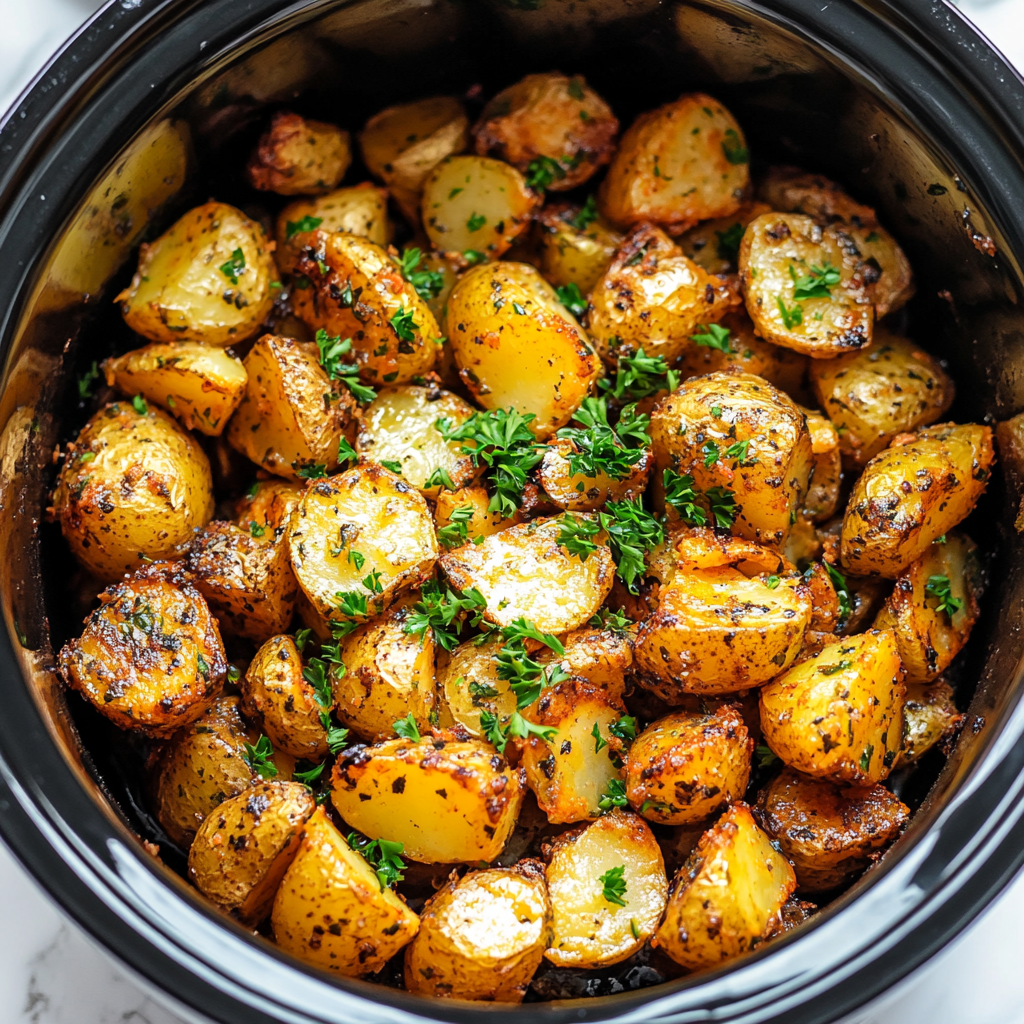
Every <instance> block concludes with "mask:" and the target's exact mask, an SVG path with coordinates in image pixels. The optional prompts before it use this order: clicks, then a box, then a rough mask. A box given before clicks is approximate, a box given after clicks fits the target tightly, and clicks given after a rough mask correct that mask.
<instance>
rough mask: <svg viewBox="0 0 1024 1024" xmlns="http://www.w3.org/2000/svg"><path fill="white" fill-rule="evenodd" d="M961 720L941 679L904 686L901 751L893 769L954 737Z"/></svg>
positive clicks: (950, 693) (950, 691)
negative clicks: (905, 692) (905, 695)
mask: <svg viewBox="0 0 1024 1024" xmlns="http://www.w3.org/2000/svg"><path fill="white" fill-rule="evenodd" d="M963 720H964V716H963V715H961V714H960V713H959V712H958V711H957V709H956V703H955V701H954V700H953V688H952V687H951V686H950V685H949V684H948V683H944V682H943V681H942V680H941V679H940V680H939V681H938V682H936V683H928V684H925V683H908V684H907V700H906V703H905V704H904V705H903V748H902V750H900V752H899V756H898V757H897V758H896V766H897V767H898V768H902V767H904V766H906V765H908V764H913V763H914V762H915V761H916V760H917V759H918V758H919V757H921V756H922V755H923V754H925V753H926V752H927V751H929V750H931V748H932V747H934V746H935V745H936V744H937V743H940V742H942V741H944V740H947V739H949V738H950V737H952V736H954V735H955V734H956V731H957V729H958V728H959V726H960V723H961V722H962V721H963Z"/></svg>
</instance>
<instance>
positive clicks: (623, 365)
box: [599, 349, 679, 402]
mask: <svg viewBox="0 0 1024 1024" xmlns="http://www.w3.org/2000/svg"><path fill="white" fill-rule="evenodd" d="M599 386H600V387H601V388H602V389H603V390H605V391H607V392H608V394H609V395H610V396H611V397H612V398H614V399H615V400H616V401H618V402H621V401H624V400H628V401H631V402H638V401H639V400H640V399H641V398H647V397H648V396H649V395H653V394H656V393H657V392H659V391H675V389H676V388H677V387H679V373H678V371H676V370H672V369H670V368H669V366H668V363H666V362H665V359H664V357H663V356H648V355H645V354H644V350H643V349H640V351H639V352H637V353H636V355H633V356H619V361H618V366H617V368H616V370H615V380H614V382H612V381H611V380H608V379H607V378H606V379H604V380H602V381H600V382H599Z"/></svg>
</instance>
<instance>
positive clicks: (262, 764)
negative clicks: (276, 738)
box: [242, 736, 277, 779]
mask: <svg viewBox="0 0 1024 1024" xmlns="http://www.w3.org/2000/svg"><path fill="white" fill-rule="evenodd" d="M242 759H243V760H244V761H245V763H246V764H247V765H248V766H249V769H250V771H254V772H255V773H256V774H257V775H259V776H260V778H262V779H272V778H274V777H275V776H276V775H277V765H276V764H274V745H273V743H271V742H270V737H269V736H260V738H259V739H258V740H257V741H256V743H255V745H253V744H251V743H246V744H245V753H244V754H243V755H242Z"/></svg>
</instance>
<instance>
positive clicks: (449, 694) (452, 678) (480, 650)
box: [428, 640, 517, 740]
mask: <svg viewBox="0 0 1024 1024" xmlns="http://www.w3.org/2000/svg"><path fill="white" fill-rule="evenodd" d="M428 642H429V641H428ZM501 646H502V645H501V641H500V640H488V641H485V642H484V643H481V644H476V643H474V642H473V641H472V640H469V641H467V642H466V643H464V644H459V646H458V647H456V648H455V649H454V650H453V651H452V652H451V654H449V655H448V656H447V658H444V659H439V660H440V661H441V663H440V664H439V665H438V671H437V690H438V701H439V716H440V725H441V726H442V727H443V728H451V727H452V726H456V727H461V728H463V729H465V730H466V732H467V733H468V735H469V737H470V739H475V740H479V739H483V738H484V731H483V728H482V727H481V725H480V715H481V714H482V713H483V712H485V711H486V712H487V713H488V714H492V715H495V716H497V719H498V723H499V724H500V725H501V727H502V728H504V727H505V726H506V725H508V721H509V719H510V718H511V717H512V713H513V712H514V711H515V710H516V701H517V698H516V694H515V693H514V692H513V691H512V690H511V689H510V688H509V680H507V679H502V678H500V676H499V675H498V663H497V661H496V660H495V658H496V656H497V654H498V652H499V651H500V650H501ZM474 689H475V690H476V691H477V692H476V693H474V692H473V690H474ZM481 690H485V691H486V690H494V691H495V694H494V696H486V695H484V694H483V693H481V692H480V691H481Z"/></svg>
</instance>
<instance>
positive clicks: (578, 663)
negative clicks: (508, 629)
mask: <svg viewBox="0 0 1024 1024" xmlns="http://www.w3.org/2000/svg"><path fill="white" fill-rule="evenodd" d="M561 639H562V646H563V647H564V649H565V653H564V654H562V655H561V656H559V655H557V654H556V653H555V652H554V651H549V650H541V651H538V652H537V654H535V655H534V657H535V658H536V659H537V661H539V662H540V663H541V664H542V665H547V664H553V663H557V664H558V665H559V666H560V667H561V669H562V671H563V672H567V673H568V674H569V675H570V676H573V677H574V678H576V679H584V680H586V681H587V682H588V683H591V684H592V685H593V686H596V687H597V688H598V689H601V690H606V691H607V692H608V694H609V695H610V696H611V697H613V698H621V697H622V694H623V692H624V690H625V688H626V674H627V673H628V672H629V671H630V669H631V668H632V666H633V633H632V632H629V631H624V632H618V631H616V630H611V629H594V628H592V627H588V626H583V627H581V628H580V629H576V630H573V631H572V632H571V633H566V634H565V635H564V636H563V637H562V638H561Z"/></svg>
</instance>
